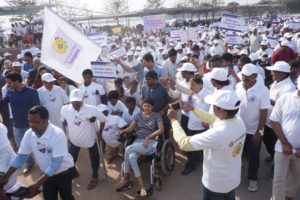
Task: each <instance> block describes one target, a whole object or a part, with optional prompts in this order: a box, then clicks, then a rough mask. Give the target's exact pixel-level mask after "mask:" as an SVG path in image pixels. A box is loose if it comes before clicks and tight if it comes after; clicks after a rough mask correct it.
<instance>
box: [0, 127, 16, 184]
mask: <svg viewBox="0 0 300 200" xmlns="http://www.w3.org/2000/svg"><path fill="white" fill-rule="evenodd" d="M15 158H16V153H15V152H14V150H13V148H12V146H11V144H10V142H9V140H8V138H7V129H6V127H5V126H4V125H3V124H2V123H0V172H2V173H6V172H7V171H8V169H9V167H10V166H11V164H12V163H13V162H14V160H15ZM16 182H17V172H15V173H13V174H12V175H11V176H10V178H9V180H8V183H7V184H6V185H5V186H4V190H8V189H9V188H11V187H12V186H13V185H14V184H16Z"/></svg>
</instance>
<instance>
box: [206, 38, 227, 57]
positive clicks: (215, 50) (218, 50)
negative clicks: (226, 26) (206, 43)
mask: <svg viewBox="0 0 300 200" xmlns="http://www.w3.org/2000/svg"><path fill="white" fill-rule="evenodd" d="M223 53H224V49H223V48H222V47H221V46H220V45H219V41H218V40H214V41H213V46H212V47H210V49H209V54H210V55H211V56H221V55H222V54H223Z"/></svg>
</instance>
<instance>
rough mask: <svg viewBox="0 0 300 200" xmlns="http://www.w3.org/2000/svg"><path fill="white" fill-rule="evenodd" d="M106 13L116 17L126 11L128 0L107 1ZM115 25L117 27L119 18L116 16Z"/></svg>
mask: <svg viewBox="0 0 300 200" xmlns="http://www.w3.org/2000/svg"><path fill="white" fill-rule="evenodd" d="M106 8H107V10H108V13H109V14H111V15H113V16H116V15H119V14H121V13H124V12H127V11H128V0H127V1H125V0H109V1H108V2H107V4H106ZM116 20H117V24H118V25H119V18H118V17H117V16H116Z"/></svg>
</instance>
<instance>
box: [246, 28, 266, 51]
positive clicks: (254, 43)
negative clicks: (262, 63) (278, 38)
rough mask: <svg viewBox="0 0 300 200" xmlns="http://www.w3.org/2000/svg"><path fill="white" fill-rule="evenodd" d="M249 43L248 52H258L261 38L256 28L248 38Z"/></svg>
mask: <svg viewBox="0 0 300 200" xmlns="http://www.w3.org/2000/svg"><path fill="white" fill-rule="evenodd" d="M249 41H250V52H251V53H254V52H256V51H258V49H259V46H260V43H261V42H262V41H263V38H262V37H261V36H260V35H259V34H258V33H257V28H254V29H253V32H252V34H251V35H250V37H249Z"/></svg>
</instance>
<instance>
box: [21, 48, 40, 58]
mask: <svg viewBox="0 0 300 200" xmlns="http://www.w3.org/2000/svg"><path fill="white" fill-rule="evenodd" d="M26 52H30V53H31V54H32V55H33V56H36V55H37V54H38V53H41V50H40V49H39V48H37V47H25V48H23V49H22V50H21V55H22V56H23V57H24V54H25V53H26Z"/></svg>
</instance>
